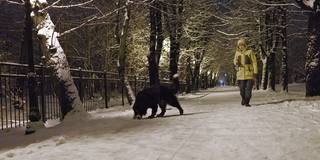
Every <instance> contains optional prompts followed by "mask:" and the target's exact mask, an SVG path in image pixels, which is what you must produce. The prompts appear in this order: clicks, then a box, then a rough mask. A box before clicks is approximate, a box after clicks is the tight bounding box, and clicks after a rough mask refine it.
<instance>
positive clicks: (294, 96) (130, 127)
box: [0, 85, 320, 160]
mask: <svg viewBox="0 0 320 160" xmlns="http://www.w3.org/2000/svg"><path fill="white" fill-rule="evenodd" d="M302 88H303V87H302V86H301V85H292V86H291V87H290V90H291V93H290V94H289V95H285V94H282V93H270V92H266V91H255V92H254V97H253V101H252V104H253V106H252V107H251V108H246V107H243V106H241V105H239V103H240V97H239V92H238V90H237V88H232V87H225V88H216V89H210V90H207V91H202V92H200V93H197V94H193V95H185V96H181V97H180V100H181V104H182V106H183V108H184V109H185V113H186V114H185V115H183V116H177V115H178V111H177V110H176V109H175V108H172V109H170V110H168V112H167V116H166V117H165V118H157V119H152V120H149V119H145V120H133V119H132V111H131V110H125V108H112V109H109V110H98V111H95V112H92V113H90V115H91V119H90V120H88V121H83V122H78V123H64V124H61V125H58V126H56V127H54V128H50V129H41V130H38V131H37V132H36V133H35V134H32V135H28V136H24V135H23V130H22V129H16V130H11V131H9V132H6V133H5V132H0V160H4V159H9V160H34V159H46V160H57V159H59V160H71V159H76V160H101V159H105V160H193V159H194V160H235V159H236V160H268V159H270V160H287V159H288V160H317V159H320V154H319V153H320V98H319V97H316V98H312V99H306V98H304V97H303V91H302Z"/></svg>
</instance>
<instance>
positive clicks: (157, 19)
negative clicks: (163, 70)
mask: <svg viewBox="0 0 320 160" xmlns="http://www.w3.org/2000/svg"><path fill="white" fill-rule="evenodd" d="M160 6H161V5H160V2H159V1H158V0H155V1H153V2H152V3H151V6H150V54H149V56H148V62H149V78H150V85H151V86H155V87H159V86H160V79H159V60H160V56H161V50H162V41H163V36H162V22H161V11H160Z"/></svg>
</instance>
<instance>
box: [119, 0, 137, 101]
mask: <svg viewBox="0 0 320 160" xmlns="http://www.w3.org/2000/svg"><path fill="white" fill-rule="evenodd" d="M129 3H130V0H127V1H126V4H125V6H126V7H125V9H124V18H123V19H124V20H123V24H122V29H121V33H120V45H119V46H120V47H119V59H118V67H119V75H120V79H121V82H122V84H123V85H124V87H125V89H126V95H127V99H128V102H129V104H130V105H131V104H132V102H133V100H134V99H135V96H134V93H133V90H132V88H131V86H130V83H129V79H128V75H127V71H126V64H127V54H128V52H127V37H128V30H129V21H130V8H129V7H130V6H129Z"/></svg>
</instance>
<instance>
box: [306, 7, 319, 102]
mask: <svg viewBox="0 0 320 160" xmlns="http://www.w3.org/2000/svg"><path fill="white" fill-rule="evenodd" d="M308 32H309V42H308V50H307V53H306V65H305V69H306V96H308V97H309V96H319V95H320V85H319V84H320V12H314V13H310V16H309V26H308Z"/></svg>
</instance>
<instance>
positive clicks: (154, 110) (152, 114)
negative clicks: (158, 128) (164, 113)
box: [148, 105, 158, 118]
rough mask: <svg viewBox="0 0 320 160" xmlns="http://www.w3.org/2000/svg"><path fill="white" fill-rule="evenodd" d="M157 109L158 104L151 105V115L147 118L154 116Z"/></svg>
mask: <svg viewBox="0 0 320 160" xmlns="http://www.w3.org/2000/svg"><path fill="white" fill-rule="evenodd" d="M157 111H158V105H155V106H152V112H151V115H150V116H149V117H148V118H154V117H155V116H156V114H157Z"/></svg>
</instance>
